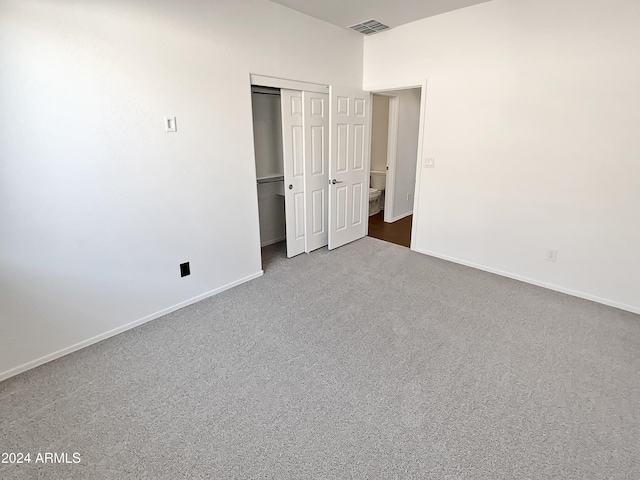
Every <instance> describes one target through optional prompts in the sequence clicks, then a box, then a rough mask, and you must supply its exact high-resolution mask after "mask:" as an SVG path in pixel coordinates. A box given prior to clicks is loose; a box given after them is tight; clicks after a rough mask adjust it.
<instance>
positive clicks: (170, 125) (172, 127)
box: [164, 117, 178, 132]
mask: <svg viewBox="0 0 640 480" xmlns="http://www.w3.org/2000/svg"><path fill="white" fill-rule="evenodd" d="M164 128H165V130H166V131H167V132H177V131H178V125H177V124H176V117H164Z"/></svg>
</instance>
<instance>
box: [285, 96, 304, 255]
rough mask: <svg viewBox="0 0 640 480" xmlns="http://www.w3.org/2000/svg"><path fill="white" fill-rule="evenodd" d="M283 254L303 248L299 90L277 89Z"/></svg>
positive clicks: (302, 176)
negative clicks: (282, 168) (280, 137)
mask: <svg viewBox="0 0 640 480" xmlns="http://www.w3.org/2000/svg"><path fill="white" fill-rule="evenodd" d="M280 101H281V110H282V158H283V162H284V203H285V217H286V230H287V257H289V258H291V257H294V256H296V255H299V254H301V253H303V252H304V251H305V236H306V226H305V176H304V172H305V165H304V157H305V149H304V129H303V105H302V92H299V91H295V90H281V91H280Z"/></svg>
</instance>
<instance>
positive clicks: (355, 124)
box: [329, 86, 371, 250]
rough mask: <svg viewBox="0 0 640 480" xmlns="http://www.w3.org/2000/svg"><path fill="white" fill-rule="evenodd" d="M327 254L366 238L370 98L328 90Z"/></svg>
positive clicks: (356, 92) (359, 93)
mask: <svg viewBox="0 0 640 480" xmlns="http://www.w3.org/2000/svg"><path fill="white" fill-rule="evenodd" d="M330 103H331V109H330V129H331V135H330V159H329V183H330V186H329V250H332V249H334V248H338V247H340V246H342V245H345V244H347V243H349V242H353V241H354V240H357V239H359V238H362V237H364V236H365V235H366V234H367V227H368V215H369V152H370V142H369V133H370V126H371V94H370V93H369V92H363V91H360V90H354V89H347V88H342V87H334V86H332V87H330Z"/></svg>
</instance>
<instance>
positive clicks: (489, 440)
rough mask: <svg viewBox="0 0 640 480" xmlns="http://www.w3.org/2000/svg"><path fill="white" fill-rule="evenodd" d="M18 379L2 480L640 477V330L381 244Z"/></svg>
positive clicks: (287, 273)
mask: <svg viewBox="0 0 640 480" xmlns="http://www.w3.org/2000/svg"><path fill="white" fill-rule="evenodd" d="M265 271H266V273H265V276H264V277H262V278H260V279H257V280H254V281H252V282H250V283H248V284H244V285H241V286H239V287H237V288H234V289H232V290H230V291H227V292H224V293H222V294H220V295H218V296H216V297H213V298H210V299H208V300H205V301H202V302H200V303H198V304H196V305H192V306H190V307H187V308H184V309H182V310H180V311H178V312H175V313H173V314H171V315H168V316H166V317H163V318H162V319H158V320H156V321H154V322H151V323H149V324H146V325H144V326H141V327H139V328H137V329H135V330H132V331H129V332H127V333H124V334H122V335H119V336H117V337H115V338H112V339H109V340H107V341H104V342H102V343H100V344H97V345H94V346H92V347H90V348H87V349H85V350H82V351H80V352H77V353H75V354H72V355H69V356H67V357H64V358H62V359H60V360H57V361H55V362H52V363H50V364H47V365H45V366H42V367H40V368H37V369H35V370H32V371H30V372H27V373H26V374H23V375H21V376H18V377H15V378H13V379H10V380H8V381H5V382H3V383H0V452H2V451H14V452H15V451H23V452H24V451H30V452H47V451H48V452H78V453H80V454H81V459H82V461H81V463H80V464H77V465H68V466H59V465H46V466H43V465H39V466H36V465H33V464H32V465H22V466H11V465H1V464H0V477H2V478H83V479H85V478H113V479H125V478H149V479H182V478H220V479H226V478H261V479H262V478H269V479H270V478H274V479H276V478H277V479H289V478H296V479H297V478H314V479H315V478H363V479H365V478H366V479H369V478H370V479H374V478H375V479H388V478H433V479H446V478H450V479H467V478H468V479H549V478H562V479H581V480H582V479H604V478H615V479H627V478H628V479H638V478H640V317H639V316H637V315H634V314H631V313H626V312H623V311H620V310H616V309H613V308H608V307H605V306H602V305H598V304H595V303H591V302H588V301H584V300H580V299H577V298H573V297H570V296H566V295H562V294H559V293H555V292H552V291H548V290H544V289H541V288H537V287H534V286H531V285H527V284H524V283H519V282H516V281H513V280H509V279H505V278H501V277H498V276H495V275H491V274H488V273H484V272H481V271H477V270H473V269H470V268H466V267H462V266H459V265H455V264H451V263H448V262H445V261H441V260H437V259H433V258H429V257H426V256H423V255H419V254H417V253H414V252H411V251H410V250H408V249H405V248H402V247H398V246H395V245H391V244H388V243H383V242H381V241H378V240H375V239H371V238H365V239H363V240H360V241H358V242H355V243H353V244H351V245H348V246H346V247H343V248H341V249H338V250H336V251H333V252H328V251H326V250H320V251H317V252H314V253H313V254H311V255H302V256H299V257H296V258H294V259H291V260H287V259H286V258H284V253H283V250H282V247H281V246H276V247H273V248H269V249H267V250H266V251H265Z"/></svg>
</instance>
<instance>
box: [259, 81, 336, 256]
mask: <svg viewBox="0 0 640 480" xmlns="http://www.w3.org/2000/svg"><path fill="white" fill-rule="evenodd" d="M251 98H252V107H253V124H254V125H253V127H254V147H255V159H256V175H257V186H258V187H257V188H258V209H259V215H260V243H261V246H263V247H264V246H266V245H271V244H273V243H277V242H280V241H282V240H285V239H286V247H287V257H289V258H291V257H293V256H296V255H299V254H301V253H304V252H306V253H310V252H312V251H313V250H317V249H318V248H322V247H324V246H327V245H328V243H329V234H328V200H329V198H328V195H329V173H328V172H329V94H328V93H325V92H312V91H307V90H303V91H301V90H290V89H281V88H273V87H265V86H259V85H254V86H252V87H251Z"/></svg>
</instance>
